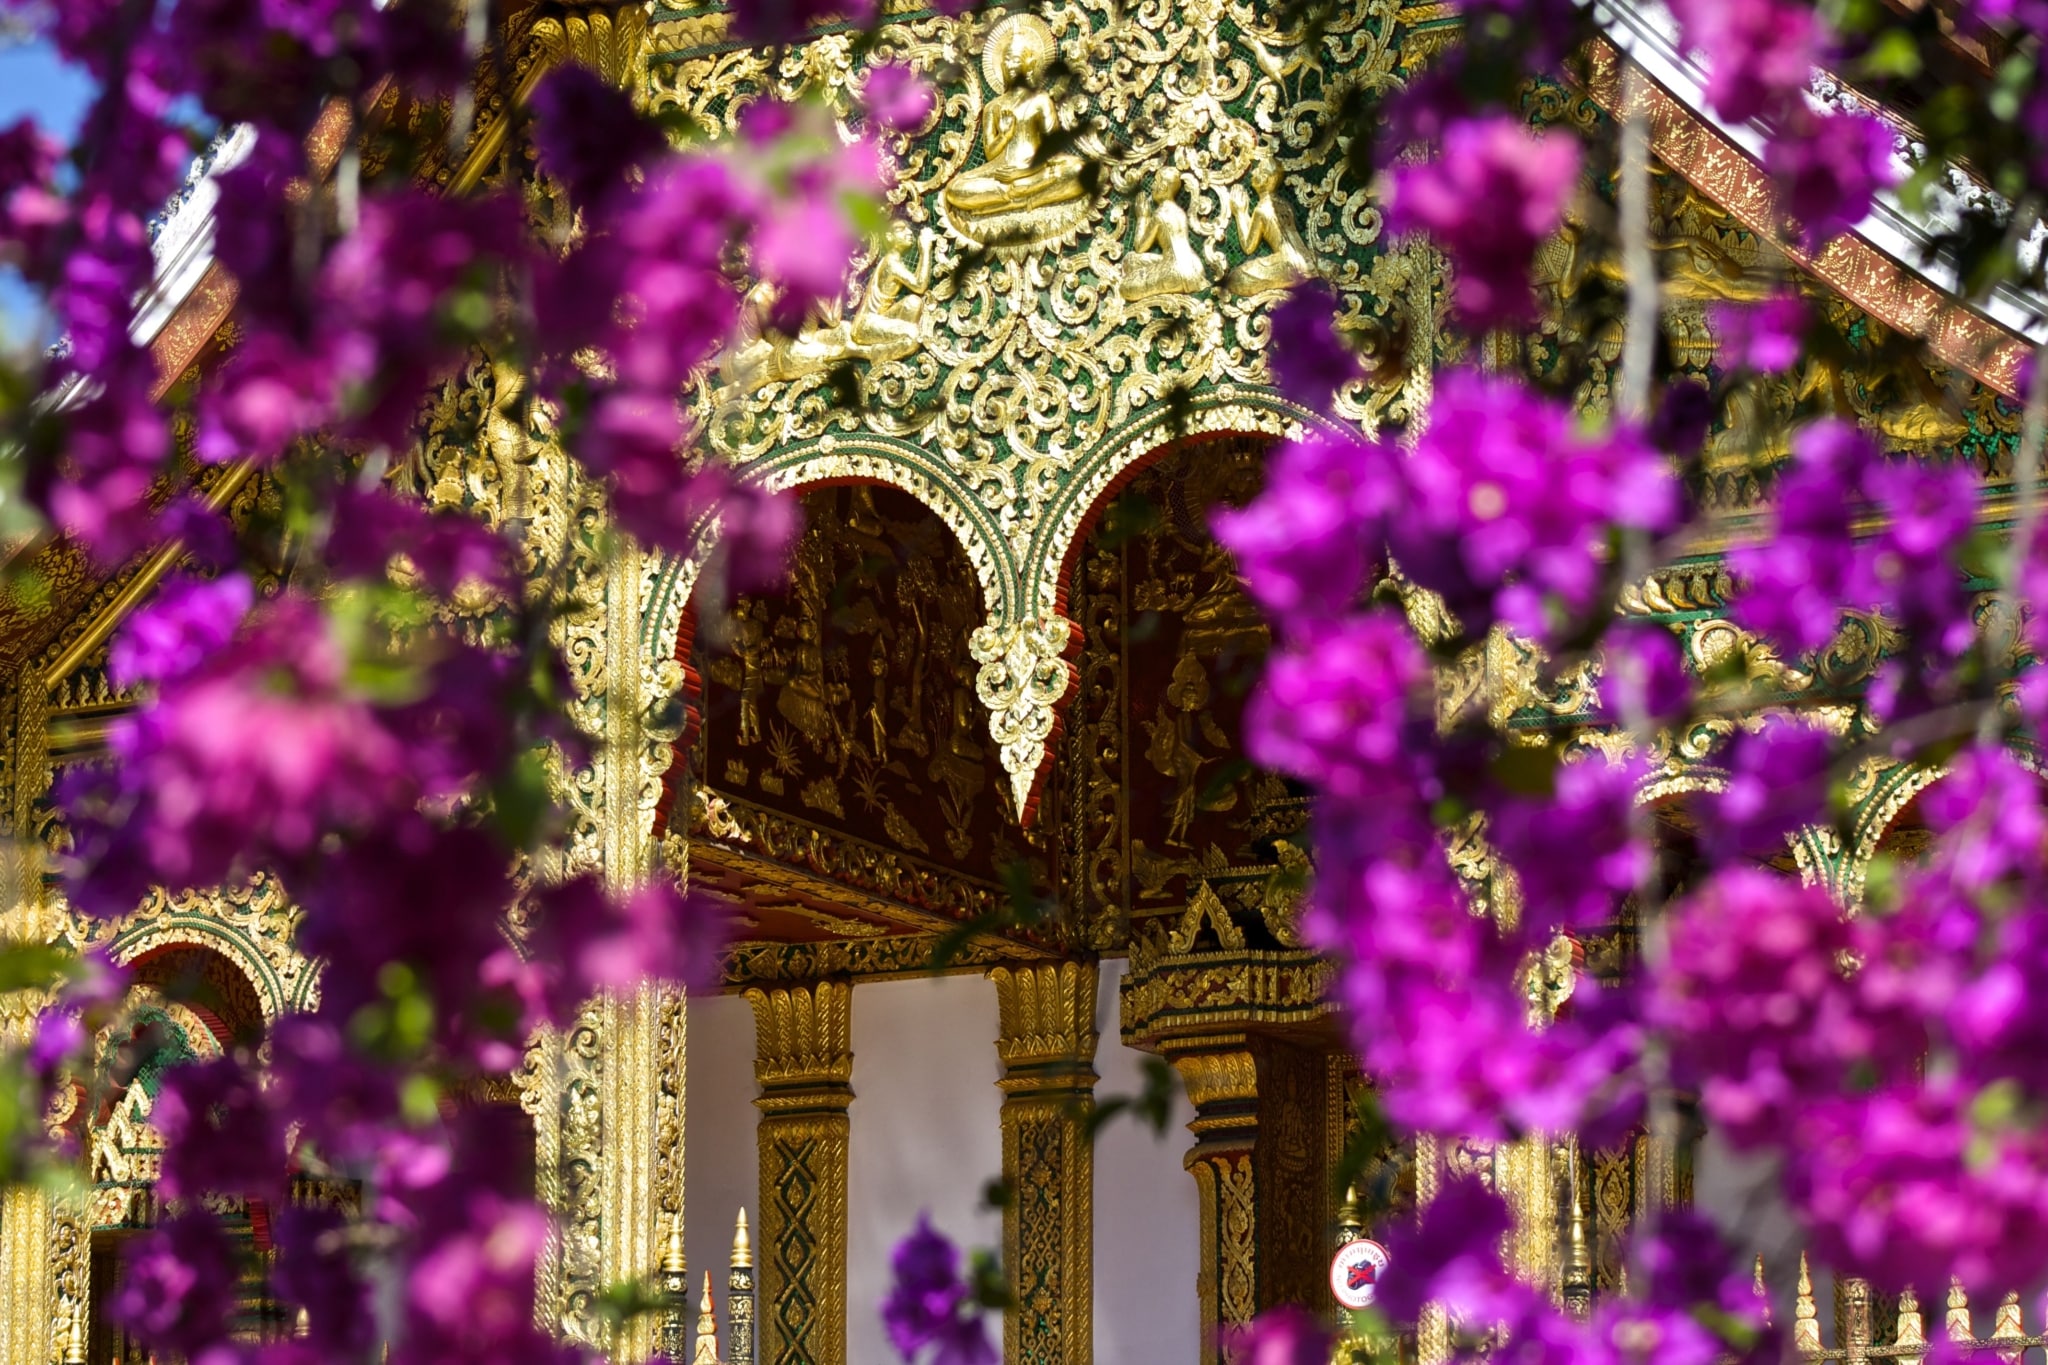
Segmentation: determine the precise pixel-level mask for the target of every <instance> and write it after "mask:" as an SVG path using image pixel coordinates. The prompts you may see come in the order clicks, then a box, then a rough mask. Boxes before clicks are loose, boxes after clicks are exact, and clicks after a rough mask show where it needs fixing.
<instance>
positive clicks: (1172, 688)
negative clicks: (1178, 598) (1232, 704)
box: [1145, 653, 1235, 848]
mask: <svg viewBox="0 0 2048 1365" xmlns="http://www.w3.org/2000/svg"><path fill="white" fill-rule="evenodd" d="M1208 704H1209V677H1208V674H1207V673H1205V672H1204V671H1203V669H1202V661H1201V660H1199V659H1197V658H1196V657H1195V656H1194V655H1193V654H1191V653H1183V654H1182V655H1181V656H1180V658H1179V660H1178V661H1177V662H1175V664H1174V666H1173V681H1172V682H1171V683H1169V684H1168V685H1167V688H1166V705H1164V706H1162V707H1160V708H1159V711H1158V713H1157V714H1155V715H1154V716H1153V717H1152V719H1150V720H1149V721H1147V722H1145V732H1146V737H1147V739H1148V741H1149V742H1148V743H1147V744H1146V745H1145V758H1146V761H1147V762H1149V763H1150V764H1151V765H1152V766H1153V768H1155V769H1156V770H1157V771H1158V772H1159V773H1160V775H1161V776H1164V777H1170V778H1172V779H1173V798H1172V801H1171V803H1170V806H1169V815H1170V818H1169V821H1168V824H1167V829H1166V842H1167V843H1168V844H1170V845H1174V846H1177V847H1180V848H1186V847H1188V841H1187V836H1188V826H1189V825H1190V824H1192V823H1193V822H1194V818H1195V809H1196V805H1197V802H1198V800H1199V793H1198V792H1197V791H1196V788H1195V778H1196V777H1197V775H1198V774H1200V772H1201V770H1202V765H1203V764H1205V763H1207V762H1208V761H1209V760H1208V758H1207V756H1205V755H1204V754H1203V753H1202V751H1201V750H1200V749H1198V748H1196V747H1195V745H1194V742H1193V740H1192V738H1191V737H1190V735H1189V733H1188V731H1189V728H1190V726H1191V724H1192V717H1193V715H1194V713H1195V712H1197V711H1199V710H1201V709H1202V708H1203V707H1205V706H1207V705H1208ZM1232 802H1233V804H1235V793H1233V794H1232Z"/></svg>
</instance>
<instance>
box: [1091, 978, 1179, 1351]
mask: <svg viewBox="0 0 2048 1365" xmlns="http://www.w3.org/2000/svg"><path fill="white" fill-rule="evenodd" d="M1123 977H1124V964H1123V963H1122V962H1105V963H1103V964H1102V994H1101V1003H1100V1006H1099V1008H1098V1012H1097V1016H1096V1019H1097V1022H1096V1027H1097V1028H1099V1029H1101V1030H1102V1042H1101V1043H1100V1044H1099V1045H1098V1046H1097V1047H1096V1050H1095V1069H1096V1071H1097V1072H1098V1073H1100V1074H1101V1076H1102V1080H1101V1083H1100V1084H1098V1085H1097V1086H1096V1088H1095V1093H1096V1094H1097V1095H1098V1096H1099V1097H1104V1098H1107V1097H1108V1096H1110V1095H1119V1094H1120V1095H1136V1094H1138V1093H1139V1091H1140V1089H1141V1087H1142V1085H1143V1083H1144V1081H1143V1075H1142V1073H1141V1071H1140V1069H1139V1068H1140V1066H1141V1064H1142V1062H1143V1061H1144V1056H1145V1054H1143V1053H1141V1052H1135V1051H1133V1050H1132V1049H1130V1048H1127V1047H1125V1046H1124V1045H1123V1043H1122V1041H1121V1040H1120V1039H1119V1038H1118V1037H1117V1007H1116V992H1117V984H1118V983H1119V982H1121V981H1122V980H1123ZM1174 1097H1175V1105H1174V1112H1173V1116H1172V1119H1171V1121H1170V1123H1169V1125H1168V1127H1167V1130H1166V1134H1165V1136H1164V1137H1160V1136H1157V1135H1155V1133H1154V1131H1153V1129H1152V1128H1150V1127H1149V1126H1147V1125H1145V1124H1142V1123H1139V1122H1137V1121H1135V1120H1134V1119H1132V1118H1131V1117H1130V1116H1129V1115H1119V1116H1118V1117H1117V1118H1115V1119H1113V1120H1111V1121H1110V1123H1109V1125H1108V1126H1107V1127H1106V1128H1104V1129H1103V1130H1102V1135H1101V1137H1100V1138H1099V1139H1098V1140H1097V1141H1096V1144H1095V1359H1096V1360H1097V1361H1099V1362H1100V1363H1101V1365H1188V1362H1190V1361H1194V1360H1200V1359H1201V1358H1202V1324H1201V1305H1200V1302H1199V1300H1198V1299H1197V1298H1196V1295H1195V1274H1196V1271H1197V1269H1198V1267H1199V1265H1200V1263H1201V1255H1200V1252H1201V1235H1202V1226H1201V1206H1200V1204H1199V1203H1198V1202H1197V1201H1196V1198H1195V1178H1194V1177H1193V1176H1191V1175H1189V1174H1188V1173H1187V1172H1186V1171H1185V1170H1183V1169H1181V1164H1180V1162H1181V1157H1182V1155H1183V1154H1184V1153H1185V1152H1186V1151H1187V1149H1188V1146H1189V1144H1190V1143H1191V1142H1193V1140H1194V1139H1193V1138H1192V1137H1191V1136H1190V1135H1189V1133H1188V1130H1187V1123H1188V1120H1190V1119H1192V1118H1193V1117H1194V1116H1195V1111H1194V1109H1193V1108H1192V1107H1191V1106H1190V1105H1189V1104H1188V1102H1187V1097H1186V1096H1185V1095H1183V1094H1181V1093H1180V1090H1179V1087H1178V1086H1177V1085H1176V1087H1175V1090H1174Z"/></svg>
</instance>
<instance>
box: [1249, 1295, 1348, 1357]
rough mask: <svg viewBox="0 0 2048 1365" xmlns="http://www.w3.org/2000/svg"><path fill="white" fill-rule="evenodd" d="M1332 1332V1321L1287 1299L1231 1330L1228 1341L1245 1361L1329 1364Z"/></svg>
mask: <svg viewBox="0 0 2048 1365" xmlns="http://www.w3.org/2000/svg"><path fill="white" fill-rule="evenodd" d="M1332 1335H1333V1334H1332V1333H1331V1331H1330V1325H1329V1323H1327V1322H1325V1321H1323V1319H1321V1318H1320V1317H1318V1316H1316V1315H1315V1314H1314V1313H1311V1312H1310V1311H1309V1310H1308V1309H1306V1308H1303V1307H1302V1306H1300V1305H1299V1304H1292V1303H1284V1304H1281V1305H1280V1306H1279V1307H1278V1308H1269V1309H1267V1310H1266V1311H1265V1312H1263V1313H1261V1314H1259V1315H1258V1316H1257V1317H1256V1318H1253V1319H1252V1320H1251V1321H1250V1322H1249V1323H1247V1324H1245V1325H1244V1326H1243V1327H1239V1328H1236V1329H1234V1330H1233V1331H1231V1332H1230V1333H1229V1341H1228V1343H1227V1345H1228V1346H1229V1348H1230V1350H1231V1351H1232V1352H1233V1353H1234V1354H1233V1355H1232V1356H1231V1358H1232V1359H1233V1360H1236V1361H1239V1362H1241V1363H1242V1365H1329V1360H1330V1343H1331V1339H1332Z"/></svg>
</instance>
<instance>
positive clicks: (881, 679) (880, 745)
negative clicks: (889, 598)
mask: <svg viewBox="0 0 2048 1365" xmlns="http://www.w3.org/2000/svg"><path fill="white" fill-rule="evenodd" d="M868 679H869V684H870V686H871V688H872V690H871V691H870V692H869V694H868V710H867V720H868V739H869V742H870V744H872V745H873V748H872V750H871V752H872V753H873V754H874V756H875V761H876V762H877V763H881V762H884V761H886V755H887V750H888V747H889V642H888V641H887V640H884V639H883V638H882V637H881V636H880V635H877V636H875V643H874V646H873V648H871V649H870V650H869V651H868Z"/></svg>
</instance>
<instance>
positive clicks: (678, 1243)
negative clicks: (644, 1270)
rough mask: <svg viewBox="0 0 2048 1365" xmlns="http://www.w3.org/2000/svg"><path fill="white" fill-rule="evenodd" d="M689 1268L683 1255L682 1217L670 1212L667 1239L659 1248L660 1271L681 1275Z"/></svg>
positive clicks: (666, 1273) (665, 1273)
mask: <svg viewBox="0 0 2048 1365" xmlns="http://www.w3.org/2000/svg"><path fill="white" fill-rule="evenodd" d="M689 1268H690V1263H689V1261H688V1260H687V1259H686V1258H685V1257H684V1255H683V1217H682V1215H681V1214H672V1215H671V1216H670V1217H669V1220H668V1240H667V1241H666V1242H664V1243H663V1244H662V1248H661V1273H662V1274H664V1275H681V1274H684V1273H685V1272H687V1271H688V1270H689Z"/></svg>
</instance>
